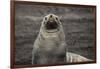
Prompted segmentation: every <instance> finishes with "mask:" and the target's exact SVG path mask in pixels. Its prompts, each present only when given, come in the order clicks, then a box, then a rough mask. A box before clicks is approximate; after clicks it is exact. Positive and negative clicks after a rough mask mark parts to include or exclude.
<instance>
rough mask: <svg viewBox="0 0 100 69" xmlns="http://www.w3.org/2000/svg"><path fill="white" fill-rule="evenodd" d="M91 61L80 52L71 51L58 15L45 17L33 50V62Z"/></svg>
mask: <svg viewBox="0 0 100 69" xmlns="http://www.w3.org/2000/svg"><path fill="white" fill-rule="evenodd" d="M84 61H90V60H89V59H87V58H85V57H83V56H80V55H78V54H74V53H69V52H68V51H67V45H66V42H65V34H64V31H63V27H62V24H61V22H60V20H59V18H58V16H56V15H54V14H49V15H47V16H45V17H44V19H43V21H42V25H41V27H40V31H39V34H38V37H37V38H36V40H35V42H34V46H33V51H32V64H60V63H72V62H84Z"/></svg>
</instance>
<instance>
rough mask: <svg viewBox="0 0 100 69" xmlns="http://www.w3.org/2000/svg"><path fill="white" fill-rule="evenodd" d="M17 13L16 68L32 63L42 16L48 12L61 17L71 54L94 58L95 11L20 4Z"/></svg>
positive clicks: (17, 6) (16, 7) (16, 9)
mask: <svg viewBox="0 0 100 69" xmlns="http://www.w3.org/2000/svg"><path fill="white" fill-rule="evenodd" d="M15 11H16V12H15V36H16V55H15V57H16V58H15V63H16V65H23V64H24V65H25V64H31V57H32V55H31V53H32V48H33V44H34V40H35V39H36V37H37V34H38V32H39V29H40V25H41V22H42V19H43V17H44V16H45V15H48V14H49V13H53V14H55V15H57V16H59V18H61V22H62V24H63V27H64V32H65V35H66V43H67V45H68V48H69V51H70V52H73V53H77V54H80V55H82V56H84V57H87V58H89V59H94V51H93V49H94V15H93V9H92V8H75V7H73V8H71V7H57V6H43V5H38V6H37V5H25V4H17V5H16V6H15Z"/></svg>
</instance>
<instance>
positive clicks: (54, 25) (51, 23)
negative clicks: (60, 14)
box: [45, 14, 58, 30]
mask: <svg viewBox="0 0 100 69" xmlns="http://www.w3.org/2000/svg"><path fill="white" fill-rule="evenodd" d="M45 26H46V29H48V30H51V29H57V27H58V24H57V22H56V20H55V18H54V17H53V15H52V14H51V15H49V17H48V21H47V23H46V25H45Z"/></svg>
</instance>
